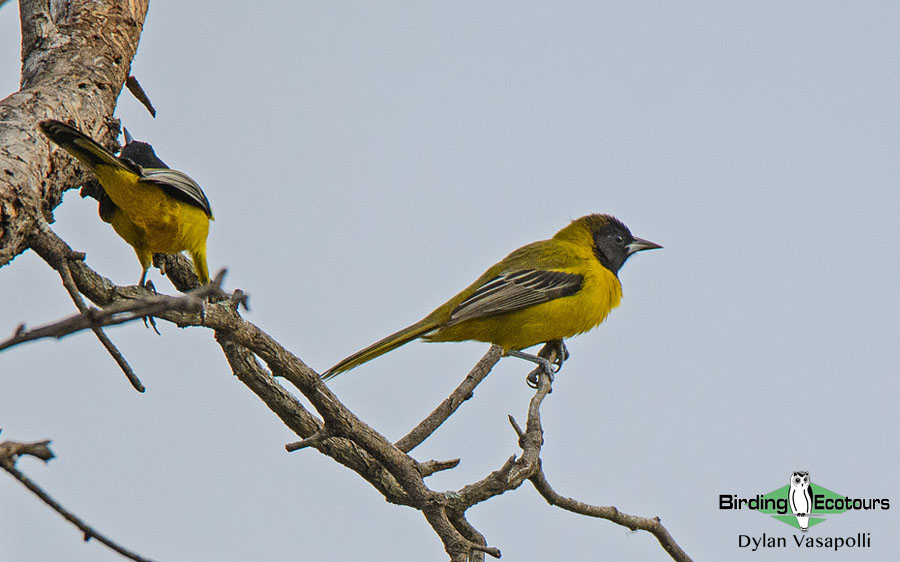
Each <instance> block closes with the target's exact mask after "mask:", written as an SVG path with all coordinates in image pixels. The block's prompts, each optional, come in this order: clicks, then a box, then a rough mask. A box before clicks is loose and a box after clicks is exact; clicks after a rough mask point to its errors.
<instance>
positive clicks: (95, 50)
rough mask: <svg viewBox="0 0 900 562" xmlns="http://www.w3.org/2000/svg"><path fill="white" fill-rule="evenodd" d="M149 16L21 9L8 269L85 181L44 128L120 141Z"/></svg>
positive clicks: (48, 5)
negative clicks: (46, 124) (124, 101)
mask: <svg viewBox="0 0 900 562" xmlns="http://www.w3.org/2000/svg"><path fill="white" fill-rule="evenodd" d="M146 13H147V0H129V1H126V2H122V1H119V0H96V1H95V0H71V1H69V2H47V1H46V0H44V1H38V0H21V2H20V3H19V17H20V21H21V24H22V78H21V82H20V84H21V89H20V90H19V91H18V92H16V93H13V94H12V95H10V96H8V97H6V98H5V99H3V100H2V101H0V121H2V122H3V127H2V128H0V266H3V265H5V264H7V263H8V262H9V261H11V260H12V259H13V258H14V257H16V256H17V255H18V254H20V253H21V252H23V251H24V250H25V249H26V248H27V247H28V239H29V237H30V236H31V234H32V233H33V231H34V228H35V224H36V222H37V221H38V220H39V219H40V218H43V219H44V220H45V221H47V222H52V220H53V209H54V208H55V207H56V206H57V205H59V203H60V202H61V201H62V194H63V191H64V190H66V189H69V188H71V187H74V186H76V185H79V184H80V183H82V182H83V180H84V177H85V176H84V175H83V174H82V172H81V171H80V169H79V168H78V167H76V166H71V165H68V163H69V162H71V159H70V158H69V157H68V156H63V157H60V154H62V153H63V151H62V150H56V149H53V150H51V148H50V143H49V142H48V141H47V140H46V139H45V138H43V136H42V135H40V134H39V133H38V131H37V128H36V126H35V125H36V123H37V122H38V121H40V120H41V119H46V118H48V117H54V118H58V119H63V120H67V119H75V120H76V121H77V122H78V123H79V126H80V127H81V129H82V130H84V131H85V132H86V133H87V134H88V135H90V136H92V137H93V138H96V139H112V138H114V137H115V134H116V133H117V132H118V130H117V127H118V125H117V124H114V123H112V122H111V121H109V119H110V117H111V116H112V113H113V110H114V109H115V107H116V99H117V98H118V95H119V91H120V90H121V88H122V84H123V83H124V82H125V79H126V78H127V77H128V73H129V68H130V66H131V60H132V58H133V57H134V54H135V52H136V50H137V46H138V41H139V40H140V36H141V30H142V27H143V22H144V17H145V16H146ZM51 153H52V154H53V156H52V157H51V158H48V154H51ZM63 162H65V163H67V165H64V166H63V165H60V164H61V163H63Z"/></svg>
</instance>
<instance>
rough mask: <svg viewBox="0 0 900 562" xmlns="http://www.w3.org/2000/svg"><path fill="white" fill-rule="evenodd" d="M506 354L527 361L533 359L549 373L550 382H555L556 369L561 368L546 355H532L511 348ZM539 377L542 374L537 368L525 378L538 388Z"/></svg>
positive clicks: (533, 386) (530, 384)
mask: <svg viewBox="0 0 900 562" xmlns="http://www.w3.org/2000/svg"><path fill="white" fill-rule="evenodd" d="M506 355H509V356H510V357H517V358H519V359H524V360H525V361H531V362H532V363H535V364H537V365H538V366H540V367H541V369H542V370H543V371H544V372H545V373H546V374H547V376H548V377H550V382H553V379H554V377H555V374H556V371H558V370H559V368H558V367H556V366H555V365H554V364H553V363H551V362H550V361H549V360H548V359H546V358H544V357H539V356H537V355H532V354H530V353H525V352H522V351H518V350H515V349H511V350H509V351H507V352H506ZM539 377H540V374H539V373H538V370H537V369H535V370H534V371H532V372H530V373H529V374H528V377H527V378H526V379H525V382H526V383H527V384H528V386H530V387H531V388H537V386H538V378H539Z"/></svg>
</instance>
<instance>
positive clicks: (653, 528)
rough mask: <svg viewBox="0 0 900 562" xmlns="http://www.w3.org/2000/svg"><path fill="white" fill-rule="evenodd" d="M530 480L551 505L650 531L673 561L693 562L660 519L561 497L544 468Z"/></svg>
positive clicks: (634, 528) (633, 528)
mask: <svg viewBox="0 0 900 562" xmlns="http://www.w3.org/2000/svg"><path fill="white" fill-rule="evenodd" d="M530 480H531V483H532V484H534V487H535V489H536V490H537V491H538V492H539V493H540V494H541V495H542V496H543V497H544V499H545V500H547V503H549V504H550V505H555V506H557V507H560V508H562V509H565V510H566V511H571V512H573V513H578V514H580V515H587V516H589V517H598V518H600V519H608V520H609V521H612V522H613V523H617V524H619V525H622V526H623V527H628V528H629V529H631V530H632V531H635V530H641V531H648V532H649V533H651V534H652V535H653V536H654V537H656V540H658V541H659V544H660V545H661V546H662V547H663V549H665V551H666V552H667V553H669V556H671V557H672V559H673V560H678V561H679V562H691V557H690V556H688V554H687V553H686V552H685V551H684V550H683V549H682V548H681V547H680V546H678V543H676V542H675V539H673V538H672V535H670V534H669V531H667V530H666V528H665V527H663V525H662V522H660V520H659V517H653V518H650V517H638V516H635V515H628V514H627V513H622V512H621V511H619V510H618V509H616V508H615V507H612V506H609V507H605V506H598V505H590V504H586V503H583V502H580V501H578V500H575V499H572V498H569V497H566V496H561V495H559V494H558V493H556V491H555V490H554V489H553V488H552V487H551V486H550V483H549V482H548V481H547V477H546V475H545V474H544V470H543V469H542V468H540V469H538V471H537V472H536V473H535V474H534V475H533V476H532V477H531V478H530Z"/></svg>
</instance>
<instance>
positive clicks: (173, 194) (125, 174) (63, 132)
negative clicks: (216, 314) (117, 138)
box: [38, 119, 213, 285]
mask: <svg viewBox="0 0 900 562" xmlns="http://www.w3.org/2000/svg"><path fill="white" fill-rule="evenodd" d="M38 128H39V129H40V131H41V132H42V133H44V135H46V136H47V138H49V139H50V140H52V141H53V142H55V143H56V144H58V145H59V146H60V147H62V148H64V149H65V150H66V151H67V152H68V153H69V154H71V155H72V156H74V157H75V158H77V159H78V161H79V162H81V163H82V164H84V165H85V166H87V167H88V168H89V169H90V170H91V172H93V173H94V175H95V176H97V179H98V180H99V182H100V185H101V186H102V187H103V193H100V194H93V195H94V196H95V197H97V199H99V200H100V217H101V218H102V219H103V220H104V221H105V222H108V223H110V224H111V225H112V227H113V229H114V230H115V231H116V233H117V234H118V235H119V236H120V237H122V239H123V240H125V241H126V242H128V244H129V245H130V246H131V247H132V248H134V251H135V253H136V254H137V257H138V261H140V263H141V270H142V271H141V281H140V283H141V285H143V284H144V281H145V279H146V277H147V270H148V269H149V268H150V264H151V263H152V260H153V254H154V253H162V254H174V253H178V252H182V251H187V252H188V253H190V255H191V259H192V260H193V262H194V271H195V272H196V273H197V278H198V279H199V280H200V282H201V283H208V282H209V269H208V268H207V265H206V237H207V235H208V234H209V221H210V220H212V219H213V215H212V209H211V208H210V205H209V200H208V199H207V198H206V194H204V193H203V190H202V189H200V186H199V185H197V183H196V182H195V181H194V180H192V179H191V178H190V177H188V175H187V174H185V173H184V172H179V171H178V170H172V169H170V168H169V167H168V166H166V165H165V163H163V161H162V160H160V159H159V158H157V157H156V154H155V153H154V152H153V148H152V147H150V145H149V144H147V143H141V142H134V144H133V145H132V143H131V142H129V143H128V144H126V146H125V148H124V149H123V151H122V154H121V156H119V157H117V156H115V155H113V154H112V153H111V152H109V151H108V150H106V149H105V148H103V147H102V146H100V145H99V144H98V143H97V142H95V141H94V140H93V139H91V138H90V137H88V136H87V135H85V134H84V133H82V132H81V131H79V130H78V129H76V128H74V127H71V126H69V125H66V124H65V123H62V122H61V121H56V120H53V119H50V120H47V121H41V122H40V123H38Z"/></svg>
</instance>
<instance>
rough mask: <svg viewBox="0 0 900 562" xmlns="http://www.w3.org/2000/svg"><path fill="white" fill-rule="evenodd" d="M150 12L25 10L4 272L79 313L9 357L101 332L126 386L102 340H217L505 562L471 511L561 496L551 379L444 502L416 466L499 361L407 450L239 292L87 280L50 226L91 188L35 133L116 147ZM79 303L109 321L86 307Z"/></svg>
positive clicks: (0, 160) (100, 4)
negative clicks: (156, 291)
mask: <svg viewBox="0 0 900 562" xmlns="http://www.w3.org/2000/svg"><path fill="white" fill-rule="evenodd" d="M146 9H147V2H146V0H130V1H129V2H116V1H114V0H70V1H69V2H67V3H47V2H46V1H45V0H43V1H38V0H21V2H20V19H21V22H22V38H23V42H22V45H23V48H22V59H23V67H22V80H21V85H22V86H21V90H20V91H19V92H17V93H16V94H13V95H12V96H9V97H7V98H6V99H5V100H3V101H2V102H0V114H2V115H3V117H4V127H3V129H2V130H0V170H3V174H4V175H3V177H0V266H2V265H4V264H7V263H8V262H9V261H10V260H12V258H14V257H15V256H16V255H18V254H19V253H21V252H22V251H25V250H26V249H28V248H31V249H33V250H34V251H35V252H36V253H37V254H38V255H40V256H41V258H42V259H44V261H46V262H47V263H48V264H50V265H51V267H54V269H56V270H57V271H58V272H60V276H61V278H62V279H63V283H64V285H65V286H66V289H67V290H68V291H69V292H70V295H72V299H73V301H74V302H75V304H76V306H77V307H78V308H79V312H80V313H79V314H77V315H75V316H72V317H70V318H66V319H64V320H62V321H60V322H57V323H54V324H51V325H48V326H43V327H39V328H37V329H35V330H26V329H25V328H24V326H21V327H20V329H19V330H17V331H16V334H15V335H14V336H13V337H12V338H10V339H9V340H7V341H6V342H4V343H3V344H0V349H5V348H8V347H12V346H14V345H17V344H18V343H22V342H24V341H31V340H33V339H38V338H42V337H57V338H58V337H63V336H64V335H66V334H69V333H73V332H74V331H78V330H85V329H91V330H93V331H94V332H95V334H97V337H98V338H101V341H102V342H104V345H105V346H107V349H108V350H109V351H110V353H112V354H113V356H114V357H116V358H117V361H121V362H120V366H121V367H122V368H123V370H125V371H126V372H128V370H127V369H130V367H128V368H127V369H126V367H125V366H124V365H127V362H125V360H124V357H122V356H121V354H120V353H118V351H117V350H116V351H113V350H115V347H114V346H113V345H112V344H111V343H110V342H109V340H108V338H106V336H105V335H102V336H101V334H103V332H102V330H100V328H101V327H103V326H108V325H112V324H118V323H122V322H129V321H134V320H136V319H139V318H141V317H143V316H147V315H150V316H155V317H158V318H160V319H162V320H166V321H169V322H172V323H174V324H176V325H178V326H181V327H187V326H202V327H204V328H207V329H210V330H213V331H214V334H215V338H216V341H217V342H218V343H219V345H220V346H221V348H222V351H223V353H224V354H225V356H226V358H227V359H228V362H229V365H230V366H231V369H232V371H233V372H234V374H235V375H236V376H237V377H238V378H239V379H240V380H241V381H242V382H243V383H244V384H245V385H246V386H247V387H248V388H250V389H251V391H252V392H254V393H255V394H256V395H257V396H258V397H259V398H260V400H262V401H263V402H264V403H265V404H266V406H267V407H268V408H270V409H271V410H272V411H273V412H274V413H275V414H276V415H277V416H278V417H279V418H280V419H281V420H282V421H283V422H284V423H285V425H286V426H287V427H289V428H290V429H291V430H292V431H294V433H295V434H296V435H297V436H298V437H299V438H300V439H301V441H300V442H299V443H300V444H302V445H304V446H308V447H312V448H315V449H316V450H318V451H320V452H321V453H323V454H325V455H328V456H330V457H331V458H333V459H335V460H336V461H337V462H339V463H341V464H343V465H344V466H346V467H348V468H350V469H351V470H353V471H354V472H356V473H357V474H359V475H360V476H361V477H362V478H364V479H365V480H366V481H367V482H369V483H370V484H371V485H372V486H373V487H375V488H376V489H377V490H378V491H379V492H381V493H382V494H383V495H384V497H385V499H386V500H387V501H389V502H391V503H395V504H398V505H406V506H411V507H413V508H415V509H417V510H419V511H421V512H422V514H423V515H424V516H425V518H426V520H427V521H428V523H429V524H430V525H431V527H432V528H433V530H434V532H435V533H436V534H437V535H438V537H439V538H440V540H441V541H442V543H443V545H444V549H445V551H446V552H447V554H448V556H449V558H450V559H451V560H454V561H460V562H462V561H465V560H470V559H471V560H483V558H484V554H488V555H490V556H495V557H499V556H500V551H499V549H497V548H496V547H493V546H488V544H487V541H486V540H485V537H484V536H483V535H482V534H481V533H480V532H478V531H477V530H476V529H475V528H474V527H473V526H472V525H471V524H470V523H469V522H468V521H467V519H466V511H467V510H468V509H469V508H470V507H472V506H474V505H477V504H478V503H479V502H482V501H486V500H488V499H490V498H492V497H495V496H496V495H499V494H502V493H504V492H506V491H510V490H513V489H516V488H518V487H519V486H520V485H521V484H522V482H524V481H525V480H532V482H536V484H535V485H536V486H538V485H540V486H542V487H543V488H544V489H545V490H552V489H550V488H549V484H547V485H546V486H544V484H545V483H546V479H545V478H543V473H542V472H541V465H540V452H541V447H542V445H543V431H542V428H541V421H540V406H541V403H542V402H543V400H544V399H545V398H546V396H547V395H548V394H549V393H550V391H551V384H550V383H551V381H550V377H549V376H548V375H547V374H546V373H544V372H543V371H540V372H539V373H538V372H537V371H536V373H537V374H536V375H535V377H536V380H537V381H538V382H537V390H536V392H535V395H534V396H533V397H532V399H531V402H530V403H529V408H528V418H527V422H526V426H525V429H524V430H523V429H521V428H519V430H518V432H517V435H518V437H519V447H520V449H521V456H519V457H516V456H512V457H510V458H509V459H508V460H507V461H506V462H505V463H503V465H502V466H501V467H500V468H499V469H498V470H496V471H494V472H492V473H491V474H489V475H487V476H485V477H484V478H483V479H482V480H480V481H478V482H475V483H472V484H469V485H467V486H464V487H463V488H461V489H460V490H458V491H455V492H449V493H444V492H438V491H435V490H432V489H430V488H429V487H428V486H427V485H426V484H425V481H424V478H425V477H426V476H428V475H429V474H432V473H433V472H435V471H437V470H446V469H448V468H451V467H453V466H455V465H456V463H457V462H458V461H457V460H456V459H453V460H449V461H426V462H419V461H417V460H416V459H414V458H413V457H412V456H410V455H409V454H407V453H408V451H411V450H412V449H414V448H415V447H416V446H417V445H418V444H420V443H421V442H422V441H423V440H424V439H426V438H427V437H428V436H430V435H432V434H433V433H434V432H435V431H436V429H437V428H438V427H439V426H440V425H441V424H442V423H443V421H445V420H446V419H447V418H448V417H449V416H450V415H452V414H453V413H454V412H455V411H456V410H457V409H458V408H459V405H460V404H461V403H462V402H464V401H465V400H466V399H467V398H468V397H469V396H471V394H472V392H473V390H474V388H475V386H477V384H478V383H479V382H480V381H481V380H483V378H484V377H485V376H486V375H487V373H488V372H489V371H490V369H491V368H492V366H493V365H494V364H495V363H496V362H497V360H499V351H498V350H496V349H492V350H490V351H489V352H488V354H487V355H486V356H485V357H484V358H483V359H482V360H481V361H480V362H479V364H478V365H476V367H475V368H474V369H473V370H472V372H470V373H469V375H467V377H466V379H465V380H464V381H463V382H462V383H461V384H460V385H459V387H458V388H457V389H456V390H455V391H454V392H453V393H452V394H451V396H450V397H448V399H447V400H445V401H444V402H443V403H442V404H440V405H439V406H438V407H437V408H436V409H435V410H434V411H433V412H432V413H431V414H430V415H429V416H428V417H426V419H425V420H423V422H422V423H420V424H419V425H418V426H417V427H416V428H414V429H413V430H412V431H411V432H410V433H409V434H408V435H407V436H406V437H404V438H403V439H401V440H400V441H398V443H397V444H396V445H395V444H393V443H391V442H390V441H388V440H387V439H386V438H385V437H384V436H382V435H381V434H380V433H378V432H377V431H376V430H375V429H374V428H372V427H370V426H369V425H367V424H366V423H365V422H363V421H362V420H361V419H359V418H358V417H357V416H356V415H354V414H353V412H351V411H350V410H349V409H348V408H347V407H346V406H345V405H344V404H343V403H342V402H341V401H340V400H339V399H338V398H337V396H335V395H334V394H333V393H332V392H331V390H330V389H329V388H328V387H327V386H325V385H324V384H323V382H322V381H321V380H320V378H319V375H318V373H316V372H315V371H314V370H313V369H311V368H310V367H309V366H307V365H306V364H305V363H304V362H303V361H302V360H301V359H300V358H298V357H296V356H295V355H293V354H292V353H291V352H290V351H288V350H287V349H285V348H284V347H283V346H282V345H281V344H279V343H278V342H277V341H275V340H274V339H273V338H272V337H270V336H269V335H268V334H266V333H265V332H264V331H263V330H262V329H260V328H259V327H258V326H256V325H255V324H253V323H251V322H248V321H247V320H245V319H244V318H243V317H241V315H240V313H239V310H238V309H239V306H240V304H242V303H243V304H244V305H245V306H246V300H245V299H246V297H245V295H243V293H241V292H240V291H236V292H235V293H234V294H233V295H231V297H230V298H229V297H226V296H225V295H224V294H221V290H220V289H219V287H218V285H217V284H212V285H208V286H206V287H205V288H201V289H199V290H197V291H192V292H189V293H188V294H186V295H184V296H179V297H172V296H166V295H153V294H150V293H149V292H148V291H147V290H146V289H145V288H144V287H137V286H117V285H115V284H113V283H112V282H111V281H109V280H108V279H106V278H105V277H103V276H101V275H99V274H98V273H97V272H95V271H94V270H92V269H91V268H90V267H88V265H87V264H86V263H85V261H84V256H83V255H78V254H76V253H75V252H73V251H72V249H71V248H70V247H69V246H68V245H67V244H66V243H65V242H64V241H63V240H62V239H60V238H59V237H58V236H57V235H56V234H55V233H54V232H53V231H52V230H50V228H49V227H46V223H50V222H52V219H53V217H52V211H53V209H54V208H55V207H56V206H57V205H58V204H59V202H60V201H61V199H62V194H63V192H64V190H66V189H69V188H71V187H73V186H76V185H79V184H81V183H83V181H84V179H85V177H86V176H85V174H84V173H83V171H82V170H81V169H80V168H79V167H78V166H75V165H72V164H71V159H69V158H68V157H66V158H65V159H59V158H58V155H59V154H60V153H61V151H59V150H57V149H55V148H51V147H50V144H49V143H48V142H46V140H45V139H43V138H40V137H39V135H38V134H37V133H36V130H35V124H36V122H37V121H39V120H40V119H43V118H46V117H57V118H62V119H67V120H68V119H72V120H75V121H76V122H78V123H79V126H80V127H81V128H82V129H83V130H85V132H87V134H89V135H90V136H92V137H93V138H95V139H101V140H104V141H105V142H106V144H108V145H111V144H113V142H114V138H115V137H116V136H117V132H118V123H117V122H116V121H115V120H113V119H112V118H111V116H112V111H113V109H114V107H115V102H116V98H117V96H118V94H119V92H120V91H121V88H122V85H123V84H124V83H125V82H126V79H127V77H128V76H129V74H130V72H129V70H130V69H129V67H130V61H131V60H132V57H133V56H134V53H135V50H136V48H137V43H138V40H139V38H140V31H141V27H142V25H143V21H144V16H145V15H146ZM48 154H49V155H50V156H49V157H48ZM63 163H64V165H61V164H63ZM154 261H155V263H161V264H164V269H165V274H166V275H167V276H168V277H169V279H171V280H172V282H173V284H174V285H175V286H176V288H178V289H179V290H181V291H189V290H190V289H192V288H193V287H195V286H196V284H197V280H196V277H195V276H194V275H193V274H192V272H191V273H187V272H185V271H184V268H183V267H182V266H183V265H184V264H185V263H186V259H185V258H183V257H182V256H155V260H154ZM187 271H189V270H187ZM219 281H221V279H220V280H219ZM73 287H74V289H73ZM205 291H210V292H205ZM80 295H83V296H84V297H87V298H88V299H89V300H90V301H92V302H93V303H94V304H95V305H96V306H97V307H100V308H94V307H90V306H88V305H86V304H85V303H84V301H83V300H82V299H81V296H80ZM209 295H215V296H216V298H215V299H213V301H214V302H207V299H206V297H207V296H209ZM107 344H108V345H107ZM545 353H548V354H551V355H552V351H551V352H547V351H546V348H545V350H542V354H545ZM545 356H546V355H545ZM283 381H288V382H289V383H290V384H291V385H293V386H294V387H295V388H296V389H297V390H299V391H300V392H301V393H302V394H303V395H304V396H305V397H306V399H308V400H309V402H310V404H311V405H312V408H311V409H308V408H306V407H304V406H303V405H302V404H301V403H300V402H299V401H298V400H297V399H296V398H295V397H294V395H293V394H292V393H291V392H289V391H288V390H287V389H286V388H285V387H284V386H282V382H283ZM132 382H134V381H132ZM138 383H139V381H138ZM515 426H517V424H515V425H514V427H515ZM45 445H46V444H45ZM10 458H11V457H10ZM10 462H12V464H14V461H10ZM7 464H9V462H8V463H7ZM4 468H7V467H4ZM7 470H8V471H9V470H12V471H13V472H11V473H12V474H14V476H15V475H16V473H18V471H17V470H16V469H15V466H10V468H8V469H7ZM18 474H19V476H21V477H22V478H20V481H21V482H23V484H25V485H27V486H29V488H30V489H32V491H34V492H35V493H37V494H38V495H40V496H41V497H42V499H44V501H47V502H48V503H51V502H52V501H53V500H52V499H51V498H49V497H48V496H47V495H46V494H43V492H39V490H40V489H39V488H37V487H36V486H33V483H31V482H30V481H29V480H27V479H25V477H24V475H21V473H18ZM17 477H18V476H17ZM547 493H548V495H549V494H550V493H549V492H547ZM554 494H555V493H554ZM550 497H551V498H553V500H554V501H556V502H557V503H559V504H560V505H561V506H562V504H565V505H568V506H570V507H572V506H576V507H577V505H576V504H572V503H568V502H566V501H564V500H567V498H560V497H558V496H556V495H550ZM574 501H575V500H572V502H574ZM551 503H552V502H551ZM53 504H55V502H53ZM53 504H51V505H53ZM60 509H61V508H60ZM612 509H614V508H612ZM573 511H574V510H573ZM60 513H68V512H64V511H60ZM616 513H618V512H617V511H616ZM64 516H66V515H64ZM70 516H71V514H68V516H66V518H67V519H69V520H70V521H73V522H75V521H74V520H73V518H74V516H71V518H70ZM638 519H640V518H638ZM610 520H611V521H614V522H616V523H619V524H625V526H629V525H628V524H626V523H623V521H626V519H613V518H610ZM627 521H628V522H629V523H635V521H631V520H627ZM646 521H654V520H646ZM656 523H657V524H658V521H656ZM76 524H78V523H76ZM641 524H644V523H641ZM81 525H83V523H82V524H81ZM81 525H79V528H81V529H82V530H83V531H84V532H85V536H86V537H87V538H90V537H98V539H99V535H97V534H96V533H95V532H94V531H93V530H92V529H90V528H89V527H87V526H86V525H84V526H83V527H82V526H81ZM645 527H646V528H647V530H650V531H651V532H654V530H655V531H656V533H658V534H657V537H658V538H659V537H663V538H662V539H660V543H661V544H662V545H663V547H664V548H666V549H667V552H669V553H670V555H673V557H674V556H675V555H676V554H673V553H677V552H678V551H677V550H675V549H673V548H671V545H674V541H671V543H670V542H668V541H669V539H671V537H669V538H668V539H666V538H665V537H667V536H668V533H667V532H665V529H663V528H662V526H661V525H659V527H658V528H657V527H655V526H653V525H652V524H647V525H645ZM645 527H640V526H637V527H634V528H645ZM629 528H632V527H629ZM660 530H661V531H660ZM656 533H655V534H656ZM663 533H665V534H663ZM664 541H666V542H664ZM676 546H677V545H676ZM679 550H680V549H679ZM134 559H136V560H137V559H141V558H139V557H138V558H134Z"/></svg>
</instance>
